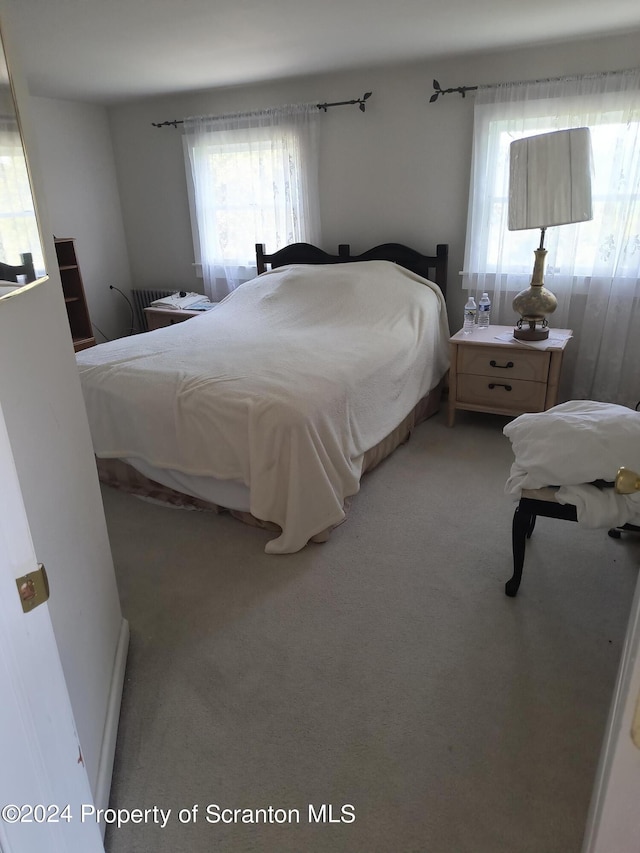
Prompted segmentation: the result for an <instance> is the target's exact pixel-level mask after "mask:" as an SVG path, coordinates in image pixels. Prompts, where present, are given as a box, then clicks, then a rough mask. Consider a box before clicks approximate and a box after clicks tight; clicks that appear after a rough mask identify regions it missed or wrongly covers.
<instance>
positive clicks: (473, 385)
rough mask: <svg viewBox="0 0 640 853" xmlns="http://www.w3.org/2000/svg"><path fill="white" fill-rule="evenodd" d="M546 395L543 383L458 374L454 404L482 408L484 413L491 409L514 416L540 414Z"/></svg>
mask: <svg viewBox="0 0 640 853" xmlns="http://www.w3.org/2000/svg"><path fill="white" fill-rule="evenodd" d="M546 393H547V386H546V384H545V383H544V382H529V381H527V380H526V379H511V378H510V377H505V376H500V377H498V378H495V379H494V378H493V377H491V376H471V375H467V374H464V373H462V374H458V388H457V402H458V403H461V404H468V405H472V406H481V407H482V409H483V411H487V412H490V411H491V410H494V409H499V410H500V411H504V412H508V413H513V414H521V413H522V412H542V411H544V404H545V397H546Z"/></svg>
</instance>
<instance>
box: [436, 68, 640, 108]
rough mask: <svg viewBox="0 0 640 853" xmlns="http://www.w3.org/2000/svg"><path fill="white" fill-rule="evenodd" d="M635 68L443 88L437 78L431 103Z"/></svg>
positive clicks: (629, 70) (615, 74)
mask: <svg viewBox="0 0 640 853" xmlns="http://www.w3.org/2000/svg"><path fill="white" fill-rule="evenodd" d="M636 70H637V69H635V68H628V69H626V70H625V71H599V72H596V73H594V74H572V75H570V76H568V77H543V78H541V79H539V80H518V81H517V82H515V83H513V82H512V83H493V84H486V85H484V86H455V87H453V88H451V89H443V88H442V87H441V86H440V83H438V81H437V80H435V79H434V81H433V88H434V94H433V95H431V97H430V98H429V103H430V104H433V103H435V101H437V100H438V98H439V97H440V95H449V94H451V93H453V92H457V93H458V94H459V95H462V97H463V98H464V97H466V94H467V92H475V91H476V90H477V89H497V88H498V86H526V85H528V84H530V85H534V84H535V83H559V82H561V81H569V80H589V79H595V78H596V77H604V76H605V75H606V76H609V75H611V76H617V75H622V74H629V73H630V72H632V71H636Z"/></svg>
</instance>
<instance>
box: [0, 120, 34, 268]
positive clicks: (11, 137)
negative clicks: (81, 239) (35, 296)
mask: <svg viewBox="0 0 640 853" xmlns="http://www.w3.org/2000/svg"><path fill="white" fill-rule="evenodd" d="M0 200H1V201H0V260H2V261H3V262H4V263H6V264H10V265H12V266H19V265H20V264H21V263H22V258H21V256H22V254H23V253H24V252H31V253H32V255H33V263H34V266H35V269H36V273H37V274H38V275H41V274H43V273H44V261H43V259H42V250H41V248H40V235H39V233H38V224H37V222H36V217H35V211H34V208H33V198H32V196H31V185H30V183H29V174H28V172H27V165H26V163H25V159H24V150H23V148H22V139H21V138H20V132H19V130H18V125H17V123H16V120H15V118H13V117H3V116H0Z"/></svg>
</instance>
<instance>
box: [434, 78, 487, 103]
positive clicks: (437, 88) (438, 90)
mask: <svg viewBox="0 0 640 853" xmlns="http://www.w3.org/2000/svg"><path fill="white" fill-rule="evenodd" d="M433 88H434V89H435V94H433V95H431V97H430V98H429V103H430V104H433V103H435V101H437V100H438V98H439V97H440V95H450V94H451V93H452V92H457V93H458V94H459V95H462V97H463V98H465V97H466V95H467V92H474V91H475V90H476V89H477V88H478V87H477V86H456V87H455V88H453V89H443V88H442V86H441V85H440V83H438V81H437V80H434V81H433Z"/></svg>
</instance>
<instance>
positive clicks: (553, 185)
mask: <svg viewBox="0 0 640 853" xmlns="http://www.w3.org/2000/svg"><path fill="white" fill-rule="evenodd" d="M509 156H510V164H509V231H523V230H526V229H529V228H540V245H539V246H538V248H537V249H535V252H534V254H535V262H534V266H533V275H532V278H531V284H530V285H529V287H528V289H527V290H523V291H522V292H521V293H519V294H518V295H517V296H516V297H515V299H514V300H513V303H512V304H513V310H514V311H515V312H516V313H517V314H519V315H520V319H519V320H518V323H517V325H516V328H515V330H514V332H513V336H514V338H518V339H520V340H525V341H527V340H528V341H541V340H545V339H546V338H547V337H548V336H549V326H548V321H547V316H548V315H549V314H552V313H553V312H554V311H555V309H556V307H557V304H558V302H557V300H556V297H555V296H554V295H553V293H551V291H549V290H547V288H546V287H545V286H544V264H545V259H546V256H547V250H546V249H545V248H544V237H545V232H546V230H547V228H549V227H551V226H553V225H567V224H568V223H570V222H585V221H587V220H589V219H592V218H593V214H592V210H591V172H592V167H591V134H590V132H589V128H588V127H577V128H571V129H568V130H556V131H553V132H552V133H541V134H539V135H538V136H529V137H526V138H525V139H517V140H516V141H515V142H512V143H511V146H510V149H509Z"/></svg>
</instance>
